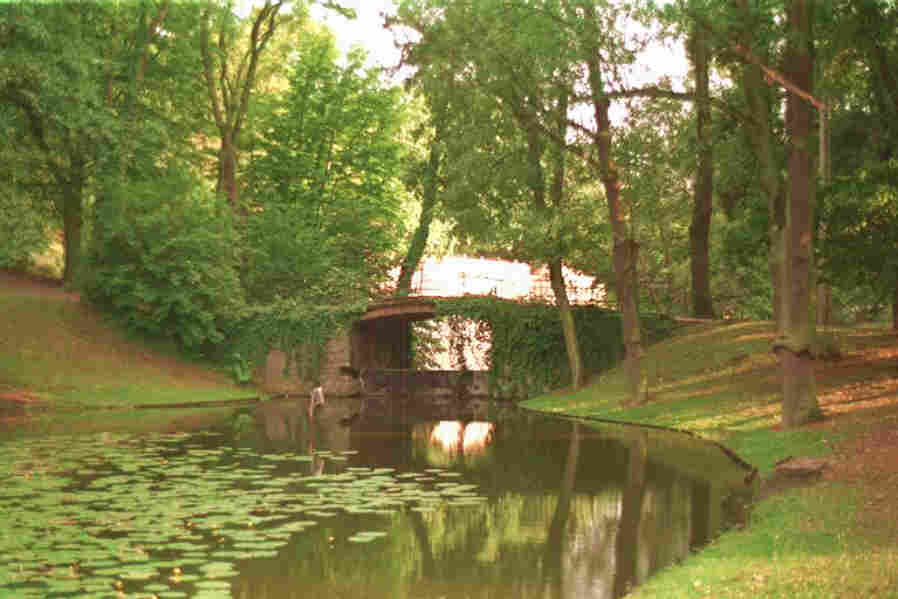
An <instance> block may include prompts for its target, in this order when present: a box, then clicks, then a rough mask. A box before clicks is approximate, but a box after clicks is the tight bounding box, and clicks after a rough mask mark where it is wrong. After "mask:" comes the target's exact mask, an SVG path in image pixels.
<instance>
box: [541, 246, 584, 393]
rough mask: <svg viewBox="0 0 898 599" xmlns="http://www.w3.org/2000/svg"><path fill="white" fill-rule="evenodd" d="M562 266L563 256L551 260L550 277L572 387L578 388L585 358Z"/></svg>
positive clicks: (581, 378) (580, 384) (581, 384)
mask: <svg viewBox="0 0 898 599" xmlns="http://www.w3.org/2000/svg"><path fill="white" fill-rule="evenodd" d="M562 266H563V264H562V261H561V258H555V259H554V260H552V261H551V262H549V279H550V281H551V283H552V291H553V292H554V294H555V305H556V306H558V316H559V318H560V319H561V331H562V333H563V334H564V347H565V349H566V350H567V358H568V364H569V365H570V369H571V387H572V388H573V389H574V390H577V389H580V387H582V386H583V358H582V356H581V355H580V344H579V343H578V341H577V325H576V324H575V323H574V313H573V311H572V310H571V305H570V302H569V301H568V297H567V286H566V285H565V284H564V272H563V269H562Z"/></svg>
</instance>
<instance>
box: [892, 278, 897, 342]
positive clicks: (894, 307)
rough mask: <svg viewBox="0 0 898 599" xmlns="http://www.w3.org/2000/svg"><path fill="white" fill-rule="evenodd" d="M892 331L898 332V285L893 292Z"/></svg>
mask: <svg viewBox="0 0 898 599" xmlns="http://www.w3.org/2000/svg"><path fill="white" fill-rule="evenodd" d="M892 330H893V331H898V284H896V285H895V289H894V290H893V291H892Z"/></svg>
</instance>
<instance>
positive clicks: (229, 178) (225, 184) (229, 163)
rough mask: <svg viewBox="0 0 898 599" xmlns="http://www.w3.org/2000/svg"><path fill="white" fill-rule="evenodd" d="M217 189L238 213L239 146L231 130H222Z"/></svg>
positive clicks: (235, 212)
mask: <svg viewBox="0 0 898 599" xmlns="http://www.w3.org/2000/svg"><path fill="white" fill-rule="evenodd" d="M215 191H216V192H218V193H220V194H224V196H225V197H226V198H227V200H228V205H229V206H230V207H231V210H232V211H233V212H234V214H237V213H238V211H237V207H238V202H239V200H240V198H239V192H238V188H237V147H236V146H235V145H234V140H233V136H232V135H231V133H230V132H222V135H221V146H220V147H219V150H218V184H217V185H216V188H215Z"/></svg>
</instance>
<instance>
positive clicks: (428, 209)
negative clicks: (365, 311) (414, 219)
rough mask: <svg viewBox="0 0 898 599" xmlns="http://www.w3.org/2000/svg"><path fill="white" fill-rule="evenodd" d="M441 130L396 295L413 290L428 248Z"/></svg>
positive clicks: (435, 202)
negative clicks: (413, 278)
mask: <svg viewBox="0 0 898 599" xmlns="http://www.w3.org/2000/svg"><path fill="white" fill-rule="evenodd" d="M440 161H441V156H440V150H439V131H438V132H437V139H434V141H433V143H432V144H431V146H430V158H429V160H428V173H427V174H428V180H427V186H426V187H425V189H424V197H422V198H421V217H420V218H419V219H418V227H417V228H416V229H415V234H414V235H413V236H412V241H411V243H409V246H408V253H407V254H406V255H405V260H403V262H402V266H401V267H400V270H399V279H398V280H397V281H396V297H407V296H408V295H409V294H410V293H411V290H412V276H413V275H414V274H415V270H417V268H418V264H419V263H420V262H421V257H422V256H423V255H424V250H425V249H426V248H427V239H428V238H429V237H430V224H431V222H433V212H434V209H435V208H436V205H437V196H438V195H439V185H438V182H439V169H440Z"/></svg>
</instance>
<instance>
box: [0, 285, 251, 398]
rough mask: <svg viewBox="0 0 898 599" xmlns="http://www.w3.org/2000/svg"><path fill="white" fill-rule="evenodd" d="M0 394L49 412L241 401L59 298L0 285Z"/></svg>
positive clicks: (214, 379) (238, 392)
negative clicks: (35, 401) (24, 396)
mask: <svg viewBox="0 0 898 599" xmlns="http://www.w3.org/2000/svg"><path fill="white" fill-rule="evenodd" d="M0 314H2V317H0V394H2V393H11V392H21V391H26V392H28V393H29V394H30V395H32V396H36V397H37V398H39V399H41V400H45V401H47V402H48V403H51V404H52V405H54V406H55V407H61V408H66V407H73V408H74V407H82V406H116V407H128V406H133V405H139V404H161V403H189V402H198V401H212V400H223V399H233V398H240V397H246V396H247V395H250V394H251V393H249V392H248V391H247V390H246V389H240V388H238V387H236V386H235V385H233V384H232V383H231V381H230V380H229V378H228V377H227V376H225V375H223V374H221V373H217V372H214V371H212V370H211V369H209V368H205V367H203V366H201V365H195V364H189V363H185V362H184V361H183V360H179V359H178V358H176V357H174V356H172V355H171V354H168V353H166V352H164V351H159V350H154V349H151V348H149V347H147V346H146V345H144V344H142V343H140V342H138V341H136V340H130V339H128V338H127V337H126V336H125V335H124V334H123V333H122V332H121V331H120V330H119V329H117V328H116V327H115V326H112V325H109V324H107V323H105V322H104V321H103V319H102V318H101V317H100V316H99V315H97V314H96V313H95V312H93V311H91V310H90V309H88V308H87V307H86V306H85V305H84V304H83V303H82V302H78V301H76V300H73V299H72V298H71V297H67V296H65V295H64V294H62V293H60V292H56V293H54V292H52V289H48V292H47V293H42V292H41V290H40V288H39V286H31V287H30V288H28V289H26V290H23V289H21V288H17V289H13V288H10V287H9V286H4V285H0Z"/></svg>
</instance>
